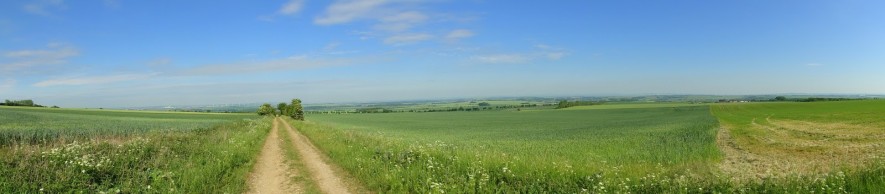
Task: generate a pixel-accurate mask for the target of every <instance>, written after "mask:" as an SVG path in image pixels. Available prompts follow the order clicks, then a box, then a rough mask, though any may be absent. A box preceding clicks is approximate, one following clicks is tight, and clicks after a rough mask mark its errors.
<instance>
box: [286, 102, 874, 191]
mask: <svg viewBox="0 0 885 194" xmlns="http://www.w3.org/2000/svg"><path fill="white" fill-rule="evenodd" d="M883 104H885V102H883V101H851V102H822V103H746V104H715V105H702V106H697V105H682V104H678V105H675V104H647V105H641V104H640V105H635V104H634V105H601V106H600V107H573V108H569V109H564V110H537V111H521V112H520V111H488V112H468V113H458V112H454V113H448V112H447V113H389V114H345V115H313V116H312V117H311V118H310V119H309V121H308V122H304V123H299V122H295V123H293V124H295V125H296V127H298V128H299V129H300V130H302V131H303V132H304V133H305V134H306V135H307V136H308V137H310V138H311V140H313V141H314V142H315V143H316V144H318V146H319V147H320V148H322V149H324V150H325V151H326V152H327V154H328V155H329V157H330V158H331V159H332V160H334V161H335V162H337V163H338V164H339V165H341V166H342V167H344V168H345V169H347V170H348V171H350V172H351V173H353V174H355V176H357V177H358V178H360V179H361V180H363V181H364V182H365V184H366V185H367V186H368V187H370V188H372V189H375V190H377V191H381V192H443V191H444V192H455V193H488V192H554V193H572V192H584V191H592V192H711V191H719V192H777V191H781V192H784V191H808V192H812V191H814V192H845V191H854V192H872V191H881V189H880V188H882V186H883V185H882V183H883V180H882V178H881V177H883V176H882V175H885V174H883V173H885V172H883V169H882V167H883V165H882V164H881V160H876V159H877V158H880V157H881V156H882V155H881V154H882V152H881V151H878V149H875V148H878V147H879V146H881V142H883V141H882V140H881V139H876V138H881V137H882V134H883V132H882V131H881V130H882V128H883V127H882V125H881V124H882V123H881V121H880V120H877V118H881V116H882V114H883V112H882V111H880V110H882V106H883ZM603 106H613V107H603ZM643 106H645V107H643ZM877 110H879V111H877ZM769 117H770V120H772V122H775V123H777V122H779V121H781V120H780V119H792V120H784V121H785V122H786V123H785V124H783V125H780V127H781V128H788V129H796V130H801V129H798V128H802V127H804V128H808V126H813V125H814V124H815V123H807V122H817V124H825V126H827V127H826V128H824V129H817V130H819V133H822V135H830V136H831V137H834V138H832V140H828V141H831V142H833V143H831V144H817V145H806V146H805V147H801V146H800V147H794V146H795V145H796V144H790V143H791V142H786V143H785V142H781V141H774V142H769V143H763V142H759V141H758V140H759V139H765V138H769V136H771V137H770V138H777V137H780V136H772V135H778V134H766V133H760V132H758V130H759V129H757V128H753V127H752V126H748V125H750V123H749V122H751V120H752V119H751V118H760V119H764V118H769ZM748 118H749V119H750V120H747V119H748ZM757 122H761V121H760V120H758V119H757ZM720 124H721V125H722V126H723V127H724V128H725V129H723V130H728V131H720V130H719V128H720ZM786 124H790V125H786ZM721 132H727V134H731V136H730V138H733V140H734V141H731V140H730V139H725V140H723V139H718V141H729V143H732V145H733V147H731V148H739V149H741V150H744V151H745V152H750V153H751V154H756V153H759V154H762V155H763V156H771V157H766V158H771V159H774V161H772V160H768V161H767V162H768V163H766V164H760V165H763V166H764V165H768V164H789V165H790V166H807V165H806V164H807V162H810V161H816V159H819V158H815V157H823V156H820V154H823V153H830V154H835V155H831V156H838V157H833V158H834V159H830V160H826V161H825V162H819V163H815V164H814V165H817V167H816V168H814V169H817V170H816V171H815V170H811V171H800V172H801V173H793V174H787V173H783V174H781V175H780V176H771V175H769V174H771V173H770V172H771V171H779V170H794V169H792V168H785V169H782V168H774V167H772V168H765V169H767V170H768V172H769V174H765V173H766V172H758V171H756V170H759V169H754V168H753V166H759V165H756V164H754V163H753V162H756V161H758V160H747V161H741V160H736V159H734V157H733V156H732V155H731V154H734V152H733V150H734V149H729V147H727V146H726V147H723V146H722V145H718V144H717V138H720V137H719V136H720V135H719V134H720V133H721ZM843 132H844V133H847V134H845V135H842V134H841V133H843ZM837 134H838V135H837ZM852 134H853V135H852ZM858 138H859V139H858ZM804 140H805V142H804V143H813V141H811V140H809V139H804ZM797 141H798V140H797ZM719 143H720V144H721V143H723V142H719ZM849 147H851V148H854V147H856V149H852V150H848V151H841V150H845V148H849ZM797 149H808V150H813V151H801V150H800V151H795V150H797ZM784 150H794V152H793V155H789V154H786V155H784V154H785V153H784ZM779 154H780V155H779ZM856 154H861V155H862V156H863V157H864V158H866V160H862V161H864V162H863V163H862V164H856V165H848V164H852V163H851V162H849V161H851V160H852V159H850V157H852V156H859V155H856ZM795 156H807V157H806V158H800V159H801V160H790V158H793V157H795ZM877 161H878V162H877ZM762 162H765V161H762ZM728 163H736V164H737V165H728ZM783 172H794V171H783ZM760 177H761V178H760ZM760 180H767V181H760ZM689 189H690V190H689ZM877 189H879V190H877Z"/></svg>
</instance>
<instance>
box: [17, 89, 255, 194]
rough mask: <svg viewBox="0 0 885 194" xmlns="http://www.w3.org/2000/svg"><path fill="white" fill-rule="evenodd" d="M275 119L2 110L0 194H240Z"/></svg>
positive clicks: (73, 110) (85, 111) (65, 110)
mask: <svg viewBox="0 0 885 194" xmlns="http://www.w3.org/2000/svg"><path fill="white" fill-rule="evenodd" d="M269 130H270V119H261V118H259V117H256V116H253V114H197V113H166V112H139V111H111V110H81V109H48V108H20V107H0V142H2V144H0V193H38V192H46V193H241V192H244V191H245V190H246V187H247V185H246V178H247V175H248V173H249V171H250V170H251V166H252V163H253V161H254V157H255V155H256V154H257V153H258V151H259V149H260V148H261V142H262V141H263V140H264V138H265V137H266V135H267V132H268V131H269Z"/></svg>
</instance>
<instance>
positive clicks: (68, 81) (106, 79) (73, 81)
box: [33, 73, 157, 87]
mask: <svg viewBox="0 0 885 194" xmlns="http://www.w3.org/2000/svg"><path fill="white" fill-rule="evenodd" d="M156 75H157V73H148V74H121V75H106V76H89V77H76V78H58V79H49V80H44V81H41V82H37V83H34V84H33V86H36V87H50V86H80V85H92V84H107V83H116V82H123V81H131V80H141V79H147V78H150V77H153V76H156Z"/></svg>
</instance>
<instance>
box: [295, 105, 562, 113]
mask: <svg viewBox="0 0 885 194" xmlns="http://www.w3.org/2000/svg"><path fill="white" fill-rule="evenodd" d="M478 105H479V106H478V107H457V108H455V107H451V108H438V109H412V110H392V109H387V108H382V107H370V108H360V109H356V110H351V111H344V110H337V111H308V112H306V113H310V114H353V113H402V112H414V113H423V112H456V111H465V112H467V111H490V110H504V109H514V108H515V109H517V110H521V108H529V107H538V106H547V105H538V104H520V105H499V106H492V105H491V104H489V103H487V102H481V103H479V104H478Z"/></svg>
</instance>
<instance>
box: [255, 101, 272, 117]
mask: <svg viewBox="0 0 885 194" xmlns="http://www.w3.org/2000/svg"><path fill="white" fill-rule="evenodd" d="M274 112H276V111H275V110H274V109H273V107H271V106H270V104H269V103H264V104H262V105H261V107H258V115H261V116H267V115H273V114H274Z"/></svg>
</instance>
